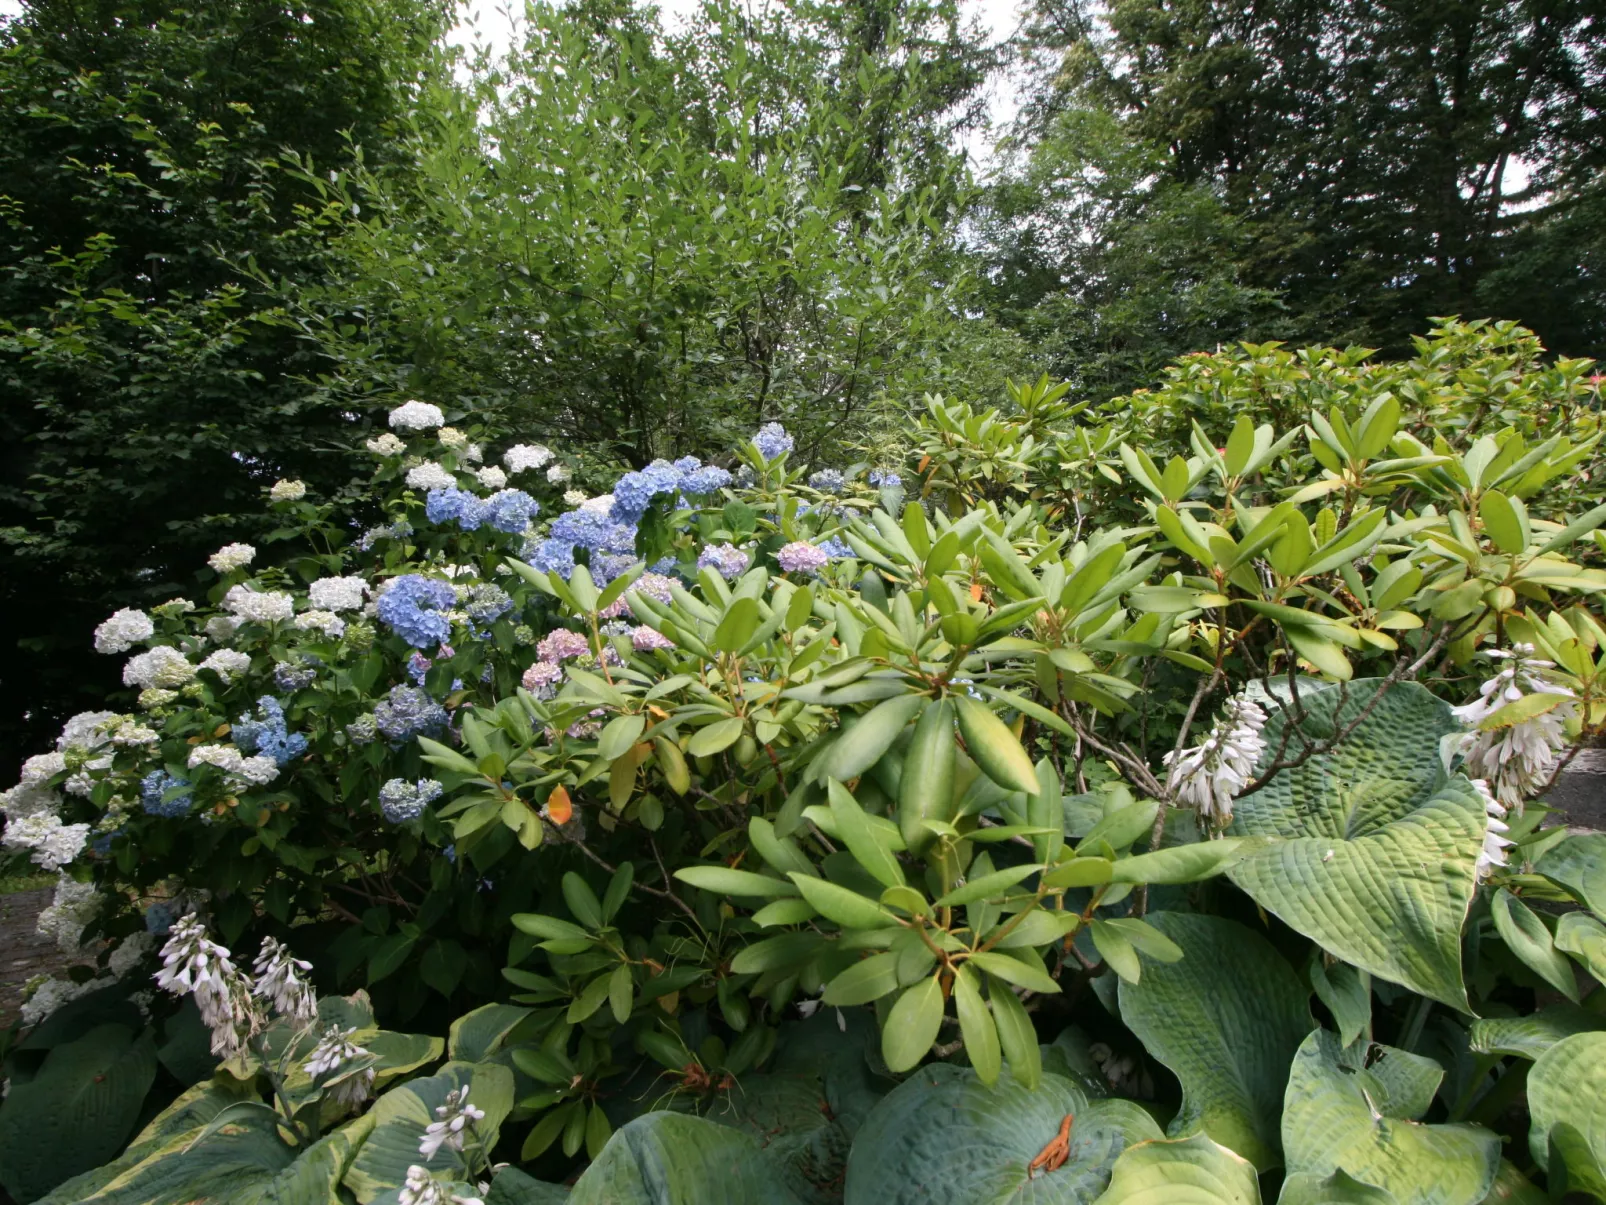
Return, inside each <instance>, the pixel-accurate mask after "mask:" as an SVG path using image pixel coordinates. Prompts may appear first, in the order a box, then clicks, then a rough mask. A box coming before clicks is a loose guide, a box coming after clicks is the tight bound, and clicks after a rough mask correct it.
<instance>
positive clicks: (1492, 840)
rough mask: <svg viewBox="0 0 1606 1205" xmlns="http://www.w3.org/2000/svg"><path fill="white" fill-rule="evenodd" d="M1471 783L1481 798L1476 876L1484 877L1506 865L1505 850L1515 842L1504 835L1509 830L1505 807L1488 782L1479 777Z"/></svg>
mask: <svg viewBox="0 0 1606 1205" xmlns="http://www.w3.org/2000/svg"><path fill="white" fill-rule="evenodd" d="M1472 785H1473V786H1474V787H1476V788H1477V791H1478V796H1479V798H1480V799H1482V800H1483V813H1484V823H1483V848H1482V849H1481V850H1479V851H1478V862H1477V873H1478V878H1480V879H1486V878H1488V877H1489V876H1490V875H1491V874H1493V873H1494V872H1495V870H1496V869H1497V868H1499V867H1502V866H1504V865H1506V851H1507V850H1508V849H1510V848H1511V847H1512V846H1513V845H1515V844H1516V842H1515V841H1512V840H1511V839H1510V838H1508V837H1507V836H1506V834H1507V833H1508V832H1510V831H1511V828H1510V826H1509V825H1508V824H1506V822H1505V821H1506V809H1505V807H1504V806H1502V805H1501V803H1500V801H1499V800H1498V799H1496V798H1495V797H1494V792H1492V791H1491V790H1489V784H1488V783H1487V782H1485V781H1484V780H1483V779H1481V778H1474V779H1473V780H1472Z"/></svg>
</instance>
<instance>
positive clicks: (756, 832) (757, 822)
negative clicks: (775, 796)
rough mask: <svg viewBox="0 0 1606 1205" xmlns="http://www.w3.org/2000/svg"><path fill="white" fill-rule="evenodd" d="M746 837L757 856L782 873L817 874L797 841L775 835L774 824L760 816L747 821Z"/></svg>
mask: <svg viewBox="0 0 1606 1205" xmlns="http://www.w3.org/2000/svg"><path fill="white" fill-rule="evenodd" d="M747 839H748V840H749V841H751V842H752V843H753V848H754V849H756V850H757V851H758V856H759V857H761V858H763V859H764V861H765V862H767V863H768V864H769V865H770V866H771V867H773V868H774V869H775V870H778V871H780V872H781V873H782V874H791V873H792V872H794V871H795V872H797V873H798V874H806V875H818V874H819V873H820V872H819V871H817V870H815V869H814V863H813V862H811V861H809V857H808V855H807V854H805V853H804V852H803V851H802V850H801V849H799V848H798V845H797V842H796V841H793V840H792V838H790V837H778V836H776V835H775V826H774V825H773V824H771V823H770V822H769V821H768V820H766V819H764V818H763V817H762V816H754V817H752V818H751V819H750V820H748V822H747Z"/></svg>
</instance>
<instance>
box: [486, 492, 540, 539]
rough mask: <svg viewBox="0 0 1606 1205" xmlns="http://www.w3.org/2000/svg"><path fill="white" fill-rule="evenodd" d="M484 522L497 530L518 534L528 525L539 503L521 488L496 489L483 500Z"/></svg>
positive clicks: (538, 508)
mask: <svg viewBox="0 0 1606 1205" xmlns="http://www.w3.org/2000/svg"><path fill="white" fill-rule="evenodd" d="M484 508H485V522H486V523H488V524H490V526H492V527H494V528H495V529H496V530H497V531H505V532H507V533H508V534H509V535H518V534H519V533H520V532H521V531H523V530H524V529H525V528H527V527H529V525H530V520H531V519H532V518H534V517H535V515H536V513H537V512H538V511H539V510H540V509H541V504H540V503H539V502H537V501H536V500H535V499H534V498H532V497H530V495H528V494H526V493H525V492H524V491H523V490H498V491H497V492H496V493H494V494H492V495H491V496H490V497H489V498H487V499H486V500H485V503H484Z"/></svg>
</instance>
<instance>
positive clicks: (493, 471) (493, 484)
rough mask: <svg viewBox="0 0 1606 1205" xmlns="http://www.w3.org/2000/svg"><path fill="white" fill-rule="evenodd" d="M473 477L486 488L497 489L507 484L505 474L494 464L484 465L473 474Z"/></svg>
mask: <svg viewBox="0 0 1606 1205" xmlns="http://www.w3.org/2000/svg"><path fill="white" fill-rule="evenodd" d="M474 477H475V479H476V480H477V481H478V482H479V483H480V485H481V486H483V487H484V488H485V489H488V490H499V489H502V488H504V487H505V486H506V485H507V474H506V473H504V472H503V471H502V470H501V469H499V468H497V467H496V466H495V465H494V464H489V465H486V466H485V467H484V468H483V469H481V470H480V471H479V472H477V473H475V474H474Z"/></svg>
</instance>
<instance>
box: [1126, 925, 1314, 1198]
mask: <svg viewBox="0 0 1606 1205" xmlns="http://www.w3.org/2000/svg"><path fill="white" fill-rule="evenodd" d="M1148 919H1149V923H1150V924H1152V925H1153V926H1154V927H1155V928H1156V929H1158V930H1160V932H1161V933H1164V934H1165V935H1166V936H1167V937H1169V938H1170V939H1171V940H1172V941H1174V942H1176V943H1177V945H1179V946H1181V947H1182V957H1181V958H1180V959H1179V960H1178V961H1176V962H1170V963H1166V962H1158V961H1155V962H1151V963H1150V964H1149V965H1148V966H1147V967H1145V968H1144V972H1143V978H1142V979H1140V980H1139V981H1138V982H1137V983H1126V982H1122V984H1121V989H1120V1001H1121V1020H1123V1021H1125V1022H1126V1024H1127V1027H1128V1028H1129V1029H1131V1030H1132V1032H1133V1033H1135V1034H1137V1036H1138V1038H1139V1040H1140V1041H1142V1043H1143V1045H1144V1047H1145V1048H1146V1049H1147V1050H1148V1052H1149V1053H1150V1054H1151V1055H1153V1056H1154V1057H1155V1058H1156V1059H1158V1060H1159V1061H1160V1062H1162V1063H1164V1064H1165V1065H1166V1066H1167V1067H1169V1068H1170V1069H1171V1070H1172V1072H1174V1073H1175V1074H1176V1077H1177V1078H1178V1079H1179V1080H1181V1081H1182V1108H1181V1110H1180V1111H1179V1112H1178V1113H1177V1115H1176V1117H1175V1118H1174V1119H1173V1120H1172V1122H1171V1126H1170V1130H1171V1133H1172V1134H1189V1133H1193V1132H1195V1131H1197V1130H1199V1129H1203V1130H1204V1132H1205V1133H1207V1134H1209V1135H1210V1137H1211V1138H1213V1139H1215V1140H1216V1141H1217V1142H1219V1143H1221V1144H1222V1145H1224V1146H1227V1147H1230V1148H1231V1149H1232V1150H1234V1151H1236V1152H1237V1153H1238V1154H1239V1155H1242V1156H1243V1157H1244V1158H1245V1159H1248V1160H1249V1161H1250V1162H1251V1163H1253V1164H1254V1165H1255V1166H1256V1167H1257V1168H1260V1169H1261V1170H1265V1169H1267V1168H1271V1167H1276V1166H1277V1165H1279V1164H1280V1163H1281V1162H1282V1153H1281V1151H1282V1147H1281V1142H1280V1141H1279V1138H1278V1122H1279V1119H1280V1118H1281V1117H1282V1111H1283V1089H1284V1087H1285V1086H1286V1085H1287V1083H1288V1066H1289V1064H1290V1063H1292V1062H1293V1059H1294V1052H1295V1051H1296V1050H1298V1049H1299V1044H1300V1043H1301V1042H1303V1041H1304V1040H1305V1036H1306V1035H1307V1034H1308V1033H1310V1031H1311V1029H1312V1028H1313V1027H1314V1026H1315V1022H1314V1021H1312V1020H1311V1015H1310V1006H1309V1000H1310V992H1309V990H1308V989H1307V988H1306V987H1305V986H1304V985H1303V984H1302V983H1301V982H1300V979H1299V976H1298V975H1297V974H1296V973H1295V972H1294V969H1293V968H1292V967H1291V966H1289V965H1288V963H1287V962H1286V961H1285V960H1284V959H1283V957H1282V955H1280V954H1278V953H1277V951H1276V950H1274V949H1273V948H1272V946H1271V943H1270V942H1268V941H1267V940H1266V939H1265V938H1264V937H1262V936H1260V934H1258V933H1256V932H1254V930H1252V929H1246V928H1245V927H1244V926H1242V925H1240V924H1236V923H1234V922H1233V921H1229V920H1222V919H1220V918H1219V917H1214V916H1198V915H1194V914H1191V913H1182V912H1159V913H1155V914H1153V915H1151V916H1150V917H1149V918H1148Z"/></svg>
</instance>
